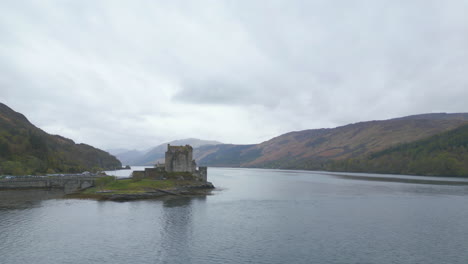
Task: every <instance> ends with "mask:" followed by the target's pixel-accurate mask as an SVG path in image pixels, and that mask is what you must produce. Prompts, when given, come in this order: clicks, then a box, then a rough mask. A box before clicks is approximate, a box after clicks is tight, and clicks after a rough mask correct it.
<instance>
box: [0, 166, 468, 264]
mask: <svg viewBox="0 0 468 264" xmlns="http://www.w3.org/2000/svg"><path fill="white" fill-rule="evenodd" d="M379 178H381V180H379ZM209 179H210V181H212V182H213V183H214V184H215V185H216V186H217V187H218V189H217V190H215V191H214V192H213V195H210V196H206V197H199V198H178V199H166V200H154V201H136V202H126V203H116V202H97V201H91V200H66V199H59V198H57V197H59V196H60V193H51V192H46V191H28V192H23V193H20V194H19V193H18V192H11V191H8V192H0V256H1V259H0V263H437V264H439V263H463V264H465V263H468V251H467V250H466V248H467V247H468V221H467V219H468V206H467V204H468V185H467V184H468V180H466V179H447V178H433V177H414V176H413V177H411V176H408V177H405V176H388V175H387V176H385V175H374V174H346V173H345V174H343V173H339V174H335V173H324V172H305V171H280V170H257V169H221V168H209ZM408 180H410V181H408ZM444 183H447V184H444Z"/></svg>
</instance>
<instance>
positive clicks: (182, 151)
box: [165, 144, 197, 173]
mask: <svg viewBox="0 0 468 264" xmlns="http://www.w3.org/2000/svg"><path fill="white" fill-rule="evenodd" d="M192 153H193V148H192V146H190V145H185V146H171V145H170V144H167V151H166V160H165V167H166V171H167V172H191V173H193V172H195V171H196V169H197V164H196V163H195V161H194V160H193V159H192V156H193V154H192Z"/></svg>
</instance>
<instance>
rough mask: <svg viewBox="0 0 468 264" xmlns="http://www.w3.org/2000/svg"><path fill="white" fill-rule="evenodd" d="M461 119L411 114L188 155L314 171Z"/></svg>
mask: <svg viewBox="0 0 468 264" xmlns="http://www.w3.org/2000/svg"><path fill="white" fill-rule="evenodd" d="M467 123H468V114H466V113H457V114H445V113H439V114H423V115H414V116H407V117H403V118H396V119H390V120H381V121H369V122H360V123H355V124H349V125H346V126H341V127H337V128H328V129H311V130H303V131H296V132H290V133H287V134H284V135H281V136H278V137H275V138H272V139H270V140H268V141H265V142H263V143H260V144H256V145H215V146H203V147H199V148H197V149H195V152H194V156H195V158H196V159H197V161H198V163H199V164H200V165H207V166H229V167H256V168H283V169H315V170H320V169H327V167H326V164H328V162H329V161H333V160H346V159H351V158H358V157H364V156H366V155H369V154H370V153H374V152H378V151H382V150H385V149H387V148H390V147H393V146H397V145H400V144H402V143H409V142H413V141H417V140H421V139H425V138H428V137H430V136H433V135H436V134H439V133H443V132H447V131H450V130H452V129H455V128H457V127H460V126H462V125H464V124H467Z"/></svg>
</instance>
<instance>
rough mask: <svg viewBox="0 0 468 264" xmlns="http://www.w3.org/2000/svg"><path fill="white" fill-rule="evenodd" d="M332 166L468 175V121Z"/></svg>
mask: <svg viewBox="0 0 468 264" xmlns="http://www.w3.org/2000/svg"><path fill="white" fill-rule="evenodd" d="M327 169H328V170H334V171H352V172H375V173H393V174H414V175H439V176H468V125H464V126H461V127H458V128H456V129H453V130H450V131H448V132H444V133H441V134H437V135H434V136H431V137H429V138H426V139H423V140H418V141H415V142H411V143H406V144H401V145H398V146H394V147H390V148H388V149H385V150H383V151H379V152H376V153H372V154H370V155H368V156H366V157H361V158H359V159H345V160H339V161H333V162H330V163H329V164H328V165H327Z"/></svg>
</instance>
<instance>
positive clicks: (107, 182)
mask: <svg viewBox="0 0 468 264" xmlns="http://www.w3.org/2000/svg"><path fill="white" fill-rule="evenodd" d="M201 184H203V183H201V182H195V181H179V180H151V179H138V180H137V179H117V178H115V177H113V176H107V177H102V178H100V179H98V180H96V185H95V186H94V187H91V188H88V189H86V190H83V191H81V192H79V193H74V194H71V195H68V197H70V198H89V199H98V200H107V198H110V197H111V196H118V195H129V196H131V195H134V196H135V195H136V196H138V195H141V197H142V198H144V197H148V198H149V196H148V195H146V194H149V193H155V192H160V193H161V192H168V191H169V192H170V191H177V190H178V189H181V188H187V187H188V188H190V187H194V186H200V185H201Z"/></svg>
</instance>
